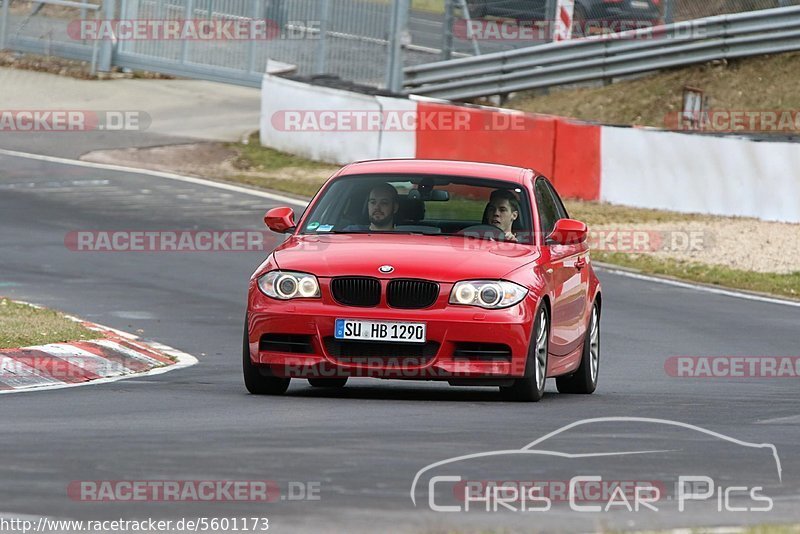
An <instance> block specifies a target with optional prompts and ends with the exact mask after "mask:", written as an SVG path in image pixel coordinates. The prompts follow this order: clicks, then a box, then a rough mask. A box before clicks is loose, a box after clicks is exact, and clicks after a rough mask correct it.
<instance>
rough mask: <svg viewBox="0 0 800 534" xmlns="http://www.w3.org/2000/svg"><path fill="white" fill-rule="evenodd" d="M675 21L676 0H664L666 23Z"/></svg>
mask: <svg viewBox="0 0 800 534" xmlns="http://www.w3.org/2000/svg"><path fill="white" fill-rule="evenodd" d="M673 22H675V0H664V24H672V23H673Z"/></svg>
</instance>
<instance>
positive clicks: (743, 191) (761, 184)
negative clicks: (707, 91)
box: [261, 75, 800, 223]
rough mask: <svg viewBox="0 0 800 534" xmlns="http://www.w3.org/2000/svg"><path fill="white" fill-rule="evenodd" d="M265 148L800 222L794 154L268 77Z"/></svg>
mask: <svg viewBox="0 0 800 534" xmlns="http://www.w3.org/2000/svg"><path fill="white" fill-rule="evenodd" d="M261 143H262V144H263V145H264V146H269V147H272V148H275V149H278V150H282V151H285V152H290V153H293V154H297V155H301V156H305V157H309V158H311V159H316V160H321V161H327V162H330V163H339V164H345V163H349V162H351V161H357V160H365V159H378V158H390V157H394V158H432V159H454V160H462V161H480V162H490V163H504V164H508V165H518V166H521V167H528V168H532V169H535V170H537V171H538V172H540V173H542V174H544V175H545V176H547V177H548V178H550V179H551V180H552V181H553V183H554V184H555V186H556V188H557V189H558V190H559V192H560V193H561V194H562V195H564V196H565V197H569V198H579V199H584V200H602V201H607V202H612V203H615V204H621V205H627V206H633V207H645V208H656V209H665V210H672V211H679V212H693V213H705V214H713V215H728V216H742V217H756V218H760V219H764V220H772V221H784V222H796V223H797V222H800V202H798V201H797V199H798V198H800V150H798V149H797V145H796V144H792V143H758V142H753V141H750V140H747V139H740V138H732V137H729V138H718V137H708V136H701V135H692V134H683V133H673V132H665V131H662V130H657V129H650V128H619V127H610V126H601V125H597V124H591V123H587V122H582V121H577V120H572V119H567V118H563V117H556V116H551V115H538V114H532V113H523V112H519V111H513V110H507V109H499V108H490V107H482V106H465V105H455V104H452V103H449V102H443V101H437V100H432V99H426V98H411V99H401V98H387V97H375V96H369V95H363V94H356V93H351V92H348V91H344V90H339V89H330V88H320V87H316V86H312V85H308V84H304V83H300V82H295V81H290V80H286V79H283V78H278V77H274V76H269V75H267V76H265V78H264V84H263V87H262V117H261Z"/></svg>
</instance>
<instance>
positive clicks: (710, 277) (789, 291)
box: [592, 252, 800, 299]
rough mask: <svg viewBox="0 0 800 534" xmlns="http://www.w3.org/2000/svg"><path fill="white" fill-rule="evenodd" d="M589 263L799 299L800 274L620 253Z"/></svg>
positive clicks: (596, 256)
mask: <svg viewBox="0 0 800 534" xmlns="http://www.w3.org/2000/svg"><path fill="white" fill-rule="evenodd" d="M592 259H594V260H595V261H600V262H604V263H610V264H613V265H619V266H621V267H628V268H632V269H636V270H638V271H641V272H642V273H645V274H653V275H661V276H668V277H671V278H677V279H680V280H686V281H689V282H699V283H702V284H710V285H715V286H720V287H726V288H732V289H743V290H745V291H755V292H757V293H769V294H772V295H778V296H781V297H788V298H792V299H798V298H800V272H795V273H791V274H775V273H756V272H752V271H740V270H737V269H731V268H729V267H721V266H717V265H705V264H700V263H688V262H681V261H676V260H669V259H663V258H655V257H653V256H646V255H643V254H624V253H620V252H592Z"/></svg>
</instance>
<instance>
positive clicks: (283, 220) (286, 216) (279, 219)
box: [264, 207, 294, 234]
mask: <svg viewBox="0 0 800 534" xmlns="http://www.w3.org/2000/svg"><path fill="white" fill-rule="evenodd" d="M264 224H266V225H267V228H269V229H270V230H272V231H273V232H277V233H279V234H285V233H287V232H289V231H291V230H294V211H293V210H292V208H286V207H281V208H272V209H271V210H269V211H268V212H267V214H266V215H264Z"/></svg>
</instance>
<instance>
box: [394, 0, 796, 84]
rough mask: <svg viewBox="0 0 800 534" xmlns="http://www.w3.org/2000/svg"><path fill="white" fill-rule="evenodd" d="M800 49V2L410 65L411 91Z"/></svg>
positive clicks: (568, 77) (606, 75)
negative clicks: (773, 7) (414, 65)
mask: <svg viewBox="0 0 800 534" xmlns="http://www.w3.org/2000/svg"><path fill="white" fill-rule="evenodd" d="M792 50H800V7H785V8H776V9H770V10H762V11H751V12H746V13H738V14H734V15H719V16H716V17H710V18H707V19H699V20H695V21H686V22H679V23H675V24H671V25H667V26H661V27H656V28H649V29H644V30H636V31H633V32H629V33H628V34H624V35H609V36H599V37H590V38H585V39H577V40H573V41H567V42H561V43H551V44H547V45H542V46H538V47H528V48H524V49H520V50H514V51H509V52H500V53H495V54H486V55H482V56H478V57H472V58H466V59H456V60H451V61H443V62H438V63H431V64H427V65H421V66H417V67H412V68H407V69H406V71H405V75H406V76H405V77H406V85H407V90H406V91H407V92H408V93H412V94H418V95H426V96H433V97H438V98H447V99H454V100H459V99H469V98H475V97H481V96H488V95H496V94H508V93H510V92H514V91H521V90H527V89H536V88H542V87H552V86H557V85H564V84H571V83H578V82H586V81H592V80H600V79H610V78H613V77H617V76H623V75H630V74H637V73H641V72H648V71H652V70H657V69H662V68H669V67H676V66H683V65H691V64H694V63H703V62H707V61H712V60H719V59H732V58H740V57H746V56H753V55H759V54H769V53H779V52H787V51H792Z"/></svg>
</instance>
